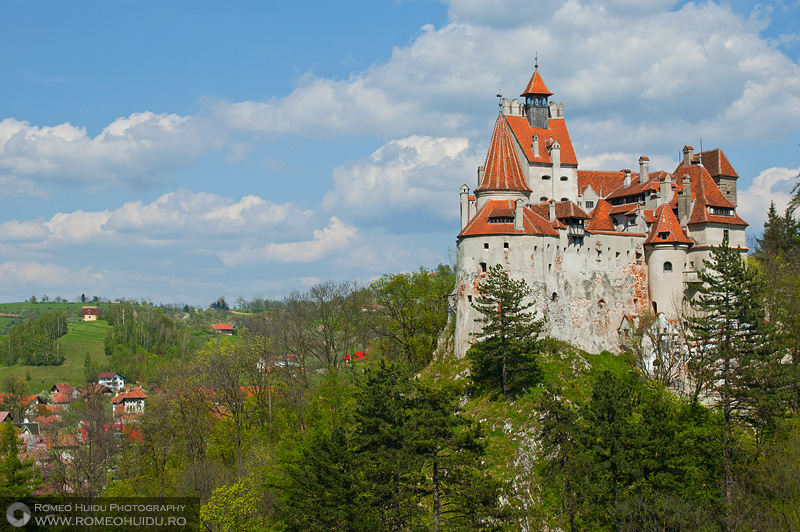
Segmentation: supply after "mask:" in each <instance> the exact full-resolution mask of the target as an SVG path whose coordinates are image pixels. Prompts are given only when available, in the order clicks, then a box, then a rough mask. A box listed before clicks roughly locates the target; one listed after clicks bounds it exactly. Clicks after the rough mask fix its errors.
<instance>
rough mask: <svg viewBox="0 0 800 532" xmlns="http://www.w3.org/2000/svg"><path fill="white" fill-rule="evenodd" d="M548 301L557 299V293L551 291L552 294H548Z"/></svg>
mask: <svg viewBox="0 0 800 532" xmlns="http://www.w3.org/2000/svg"><path fill="white" fill-rule="evenodd" d="M550 301H558V294H557V293H555V292H553V295H551V296H550Z"/></svg>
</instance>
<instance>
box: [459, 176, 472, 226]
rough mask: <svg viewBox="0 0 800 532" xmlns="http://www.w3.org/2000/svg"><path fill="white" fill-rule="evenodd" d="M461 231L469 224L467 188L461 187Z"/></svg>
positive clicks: (465, 186)
mask: <svg viewBox="0 0 800 532" xmlns="http://www.w3.org/2000/svg"><path fill="white" fill-rule="evenodd" d="M460 199H461V229H462V230H463V229H464V228H465V227H466V226H467V224H468V223H469V218H470V216H469V187H468V186H467V185H461V194H460Z"/></svg>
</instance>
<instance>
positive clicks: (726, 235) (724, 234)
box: [722, 229, 730, 242]
mask: <svg viewBox="0 0 800 532" xmlns="http://www.w3.org/2000/svg"><path fill="white" fill-rule="evenodd" d="M729 237H730V232H729V231H728V230H727V229H723V230H722V240H723V242H727V241H728V238H729Z"/></svg>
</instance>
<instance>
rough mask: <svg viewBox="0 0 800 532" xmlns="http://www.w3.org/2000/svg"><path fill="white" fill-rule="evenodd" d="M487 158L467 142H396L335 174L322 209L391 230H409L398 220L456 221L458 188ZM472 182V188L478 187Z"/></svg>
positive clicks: (413, 138) (414, 139) (421, 138)
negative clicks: (401, 217) (401, 218)
mask: <svg viewBox="0 0 800 532" xmlns="http://www.w3.org/2000/svg"><path fill="white" fill-rule="evenodd" d="M483 157H484V155H479V154H478V153H476V152H475V151H474V150H472V149H470V144H469V140H468V139H466V138H442V137H425V136H411V137H406V138H403V139H398V140H393V141H390V142H388V143H386V144H385V145H383V146H382V147H381V148H379V149H378V150H376V151H375V152H373V153H372V154H371V155H370V156H369V157H365V158H363V159H359V160H356V161H349V162H347V163H345V164H343V165H341V166H339V167H337V168H336V169H334V171H333V183H334V188H333V190H332V191H331V192H329V193H328V194H327V195H326V196H325V198H324V200H323V202H322V204H323V207H324V208H325V209H326V210H327V211H328V212H333V213H340V215H341V216H343V217H346V218H347V219H352V220H359V221H361V222H362V223H364V222H369V223H370V225H373V224H375V223H378V224H381V225H386V226H387V229H388V230H392V229H393V227H392V226H393V224H401V225H402V226H403V227H404V228H407V227H408V226H409V223H408V222H409V220H408V219H405V220H400V219H398V218H399V216H404V217H406V218H407V217H413V218H415V219H417V220H420V221H422V220H425V221H428V220H440V221H441V220H454V219H456V218H457V217H458V205H457V198H456V193H457V190H458V186H459V184H460V183H463V182H464V181H467V180H468V178H469V176H471V175H473V176H474V175H477V167H478V165H479V164H480V163H481V162H482V161H483ZM472 181H473V180H470V186H474V182H472ZM411 225H420V224H411ZM422 225H424V224H422ZM427 230H430V228H427Z"/></svg>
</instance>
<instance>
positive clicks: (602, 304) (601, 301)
mask: <svg viewBox="0 0 800 532" xmlns="http://www.w3.org/2000/svg"><path fill="white" fill-rule="evenodd" d="M597 306H598V307H600V308H606V300H605V299H603V298H600V301H598V302H597Z"/></svg>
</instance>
